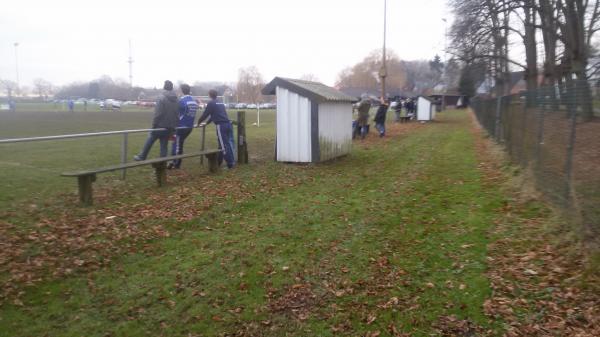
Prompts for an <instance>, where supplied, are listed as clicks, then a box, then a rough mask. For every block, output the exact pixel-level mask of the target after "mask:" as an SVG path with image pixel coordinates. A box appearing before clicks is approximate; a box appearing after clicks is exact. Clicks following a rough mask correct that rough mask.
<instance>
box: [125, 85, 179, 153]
mask: <svg viewBox="0 0 600 337" xmlns="http://www.w3.org/2000/svg"><path fill="white" fill-rule="evenodd" d="M163 89H164V92H163V94H162V96H161V97H160V98H159V99H158V101H157V102H156V107H154V118H153V119H152V128H153V129H164V130H154V131H150V134H148V138H147V139H146V143H145V144H144V147H143V148H142V152H140V154H136V155H135V156H133V160H135V161H140V160H146V157H147V156H148V152H150V149H151V148H152V145H153V144H154V142H155V141H156V140H157V139H158V140H159V142H160V156H161V157H166V156H167V151H168V150H167V146H168V145H169V137H171V135H172V134H173V133H174V132H175V128H176V127H177V121H178V119H179V116H178V114H177V108H178V105H179V103H178V101H177V95H176V94H175V93H174V92H173V82H171V81H169V80H167V81H165V84H164V86H163Z"/></svg>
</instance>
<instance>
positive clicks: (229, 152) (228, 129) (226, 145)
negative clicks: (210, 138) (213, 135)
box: [216, 123, 235, 168]
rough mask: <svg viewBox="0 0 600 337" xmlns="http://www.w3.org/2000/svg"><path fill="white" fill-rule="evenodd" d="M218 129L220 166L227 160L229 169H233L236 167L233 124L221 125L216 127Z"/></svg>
mask: <svg viewBox="0 0 600 337" xmlns="http://www.w3.org/2000/svg"><path fill="white" fill-rule="evenodd" d="M216 129H217V140H218V141H219V148H220V149H221V151H222V152H221V153H219V159H218V160H219V165H221V163H222V162H223V159H225V162H226V163H227V167H228V168H232V167H233V166H234V165H235V152H234V148H235V143H234V140H233V127H232V126H231V123H220V124H217V125H216Z"/></svg>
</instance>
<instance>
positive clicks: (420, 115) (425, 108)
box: [417, 96, 435, 121]
mask: <svg viewBox="0 0 600 337" xmlns="http://www.w3.org/2000/svg"><path fill="white" fill-rule="evenodd" d="M434 119H435V106H434V105H433V104H432V102H431V101H430V100H429V99H428V98H426V97H423V96H419V98H418V99H417V120H418V121H432V120H434Z"/></svg>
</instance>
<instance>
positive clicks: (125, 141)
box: [0, 124, 206, 179]
mask: <svg viewBox="0 0 600 337" xmlns="http://www.w3.org/2000/svg"><path fill="white" fill-rule="evenodd" d="M197 128H199V129H202V134H201V136H200V137H201V138H200V150H201V151H204V150H205V142H206V124H201V125H199V126H194V127H192V128H191V129H197ZM184 129H190V128H188V127H178V128H177V130H184ZM165 130H167V129H165V128H159V129H131V130H118V131H103V132H90V133H76V134H68V135H56V136H42V137H28V138H9V139H0V145H1V144H12V143H25V142H41V141H49V140H63V139H75V138H89V137H100V136H113V135H123V139H122V140H121V164H126V163H127V157H128V156H127V147H128V142H129V134H134V133H142V132H152V131H165ZM203 159H204V158H203V157H200V162H201V163H202V164H204V160H203ZM126 172H127V170H126V169H123V170H122V171H121V179H125V177H126V175H127V173H126Z"/></svg>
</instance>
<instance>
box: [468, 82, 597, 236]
mask: <svg viewBox="0 0 600 337" xmlns="http://www.w3.org/2000/svg"><path fill="white" fill-rule="evenodd" d="M472 108H473V111H474V112H475V114H476V116H477V119H478V120H479V123H480V124H481V125H482V126H483V127H484V128H485V129H486V130H487V132H488V133H489V134H490V136H492V137H493V138H494V139H495V140H496V141H497V142H498V143H500V144H502V145H504V146H505V149H506V151H507V152H508V154H509V156H510V159H511V160H512V162H513V163H515V164H518V165H520V166H521V167H523V168H524V169H526V170H530V171H531V172H532V173H533V176H534V178H535V183H536V186H537V188H538V190H540V191H542V192H543V194H544V195H546V196H547V197H548V199H549V200H550V201H552V202H553V203H554V204H555V205H557V206H559V207H560V208H561V209H563V210H565V211H567V212H566V214H567V215H568V216H569V217H571V218H572V219H574V220H576V221H577V222H580V223H581V224H582V231H583V234H584V235H585V236H586V238H588V239H590V242H594V243H596V245H598V244H600V80H597V81H572V82H569V83H565V84H562V85H558V86H553V87H544V88H540V89H538V90H535V91H528V92H523V93H520V94H515V95H509V96H503V97H497V98H476V99H474V100H473V101H472Z"/></svg>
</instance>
